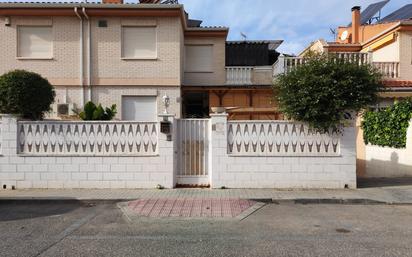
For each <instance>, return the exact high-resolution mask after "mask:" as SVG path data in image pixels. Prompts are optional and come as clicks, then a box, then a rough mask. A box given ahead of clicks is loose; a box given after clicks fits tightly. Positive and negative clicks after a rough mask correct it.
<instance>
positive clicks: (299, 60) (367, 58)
mask: <svg viewBox="0 0 412 257" xmlns="http://www.w3.org/2000/svg"><path fill="white" fill-rule="evenodd" d="M333 59H334V60H336V61H343V62H350V63H358V64H359V65H362V64H367V63H372V64H373V65H374V66H375V67H376V68H377V69H378V70H380V71H381V72H382V74H383V76H384V77H385V78H390V79H396V78H399V62H374V61H373V59H372V54H370V53H344V52H340V53H334V57H333ZM305 61H306V59H305V58H303V57H285V56H282V55H281V56H279V58H278V60H277V62H276V63H275V64H273V76H277V75H279V74H282V73H289V72H290V71H291V70H293V69H294V68H296V67H298V66H300V65H302V64H304V63H305Z"/></svg>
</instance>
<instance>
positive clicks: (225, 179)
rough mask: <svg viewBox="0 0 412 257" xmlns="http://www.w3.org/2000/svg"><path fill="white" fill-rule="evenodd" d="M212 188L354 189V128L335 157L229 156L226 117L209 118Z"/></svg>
mask: <svg viewBox="0 0 412 257" xmlns="http://www.w3.org/2000/svg"><path fill="white" fill-rule="evenodd" d="M211 144H212V147H211V149H212V150H211V156H212V157H211V158H210V160H213V161H211V163H210V165H211V168H212V171H211V184H212V187H213V188H220V187H222V186H225V187H229V188H344V187H345V185H347V186H348V187H349V188H356V140H355V128H354V127H347V128H345V132H344V134H343V136H342V137H341V141H340V154H339V155H338V156H336V157H325V156H322V157H303V156H302V157H282V156H268V155H266V156H230V155H228V148H227V147H228V146H227V116H226V115H212V142H211Z"/></svg>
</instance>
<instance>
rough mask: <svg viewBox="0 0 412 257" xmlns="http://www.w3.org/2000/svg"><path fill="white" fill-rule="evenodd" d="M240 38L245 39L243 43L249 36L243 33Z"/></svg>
mask: <svg viewBox="0 0 412 257" xmlns="http://www.w3.org/2000/svg"><path fill="white" fill-rule="evenodd" d="M240 36H241V37H242V38H243V41H246V40H247V35H246V34H245V33H243V32H240Z"/></svg>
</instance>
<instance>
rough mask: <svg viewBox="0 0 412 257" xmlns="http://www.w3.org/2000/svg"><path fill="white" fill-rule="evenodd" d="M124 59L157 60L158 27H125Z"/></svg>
mask: <svg viewBox="0 0 412 257" xmlns="http://www.w3.org/2000/svg"><path fill="white" fill-rule="evenodd" d="M122 33H123V40H122V44H123V46H122V50H123V51H122V57H123V58H156V57H157V49H156V48H157V46H156V27H123V30H122Z"/></svg>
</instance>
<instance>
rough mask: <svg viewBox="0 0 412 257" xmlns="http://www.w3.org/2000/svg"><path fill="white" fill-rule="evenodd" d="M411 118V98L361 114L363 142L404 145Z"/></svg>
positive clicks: (379, 144)
mask: <svg viewBox="0 0 412 257" xmlns="http://www.w3.org/2000/svg"><path fill="white" fill-rule="evenodd" d="M411 118H412V99H407V100H404V101H401V102H397V103H395V104H394V105H393V106H391V107H388V108H385V109H382V110H378V111H373V110H369V111H366V112H365V113H364V114H363V122H362V129H363V138H364V141H365V144H372V145H378V146H389V147H393V148H404V147H406V136H407V130H408V127H409V121H410V120H411Z"/></svg>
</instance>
